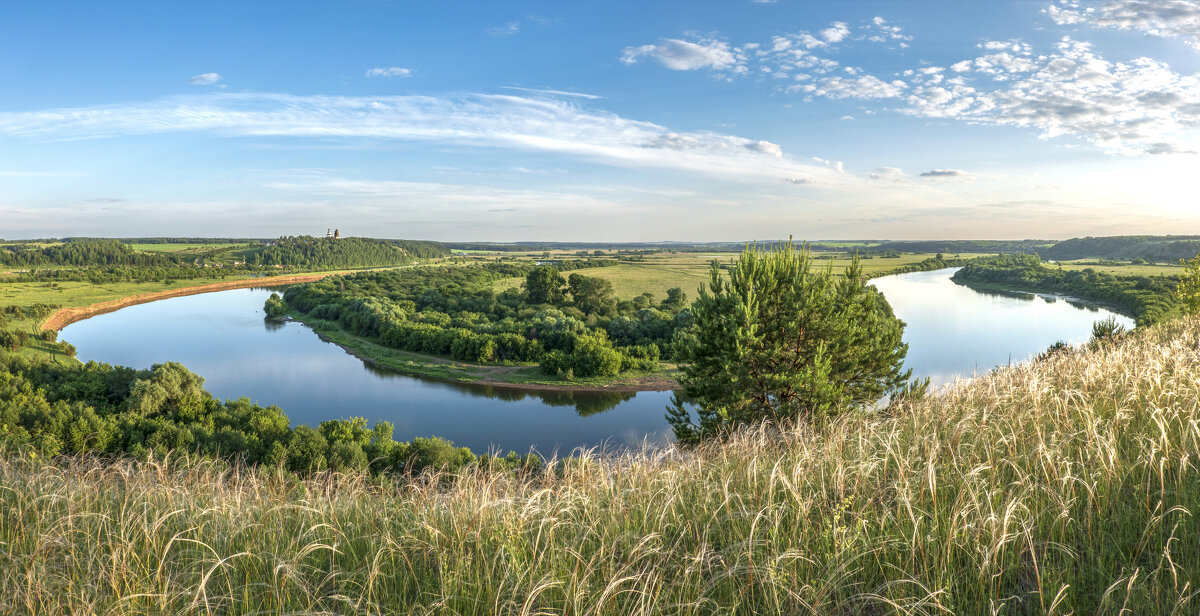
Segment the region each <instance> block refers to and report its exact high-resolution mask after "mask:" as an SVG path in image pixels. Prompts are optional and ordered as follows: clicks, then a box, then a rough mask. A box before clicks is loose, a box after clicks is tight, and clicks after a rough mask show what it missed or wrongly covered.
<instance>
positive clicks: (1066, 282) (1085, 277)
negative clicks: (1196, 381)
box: [952, 254, 1179, 325]
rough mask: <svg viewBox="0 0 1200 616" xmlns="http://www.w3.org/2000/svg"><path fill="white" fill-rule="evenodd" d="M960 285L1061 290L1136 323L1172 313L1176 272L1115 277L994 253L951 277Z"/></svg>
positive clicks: (1035, 258)
mask: <svg viewBox="0 0 1200 616" xmlns="http://www.w3.org/2000/svg"><path fill="white" fill-rule="evenodd" d="M952 280H954V281H955V282H959V283H965V284H968V285H970V284H993V285H998V286H1004V287H1012V288H1017V289H1022V290H1029V291H1046V292H1050V293H1066V294H1070V295H1074V296H1076V297H1079V298H1082V299H1088V300H1093V301H1097V302H1103V303H1105V304H1109V305H1111V306H1115V307H1117V308H1120V309H1122V310H1124V311H1126V312H1128V313H1129V314H1130V315H1131V316H1133V317H1134V318H1135V319H1136V321H1137V324H1138V325H1147V324H1150V323H1156V322H1158V321H1162V320H1164V319H1166V318H1169V317H1171V316H1173V315H1175V314H1177V312H1178V310H1179V305H1178V300H1177V299H1176V297H1175V293H1174V291H1175V286H1176V284H1178V281H1179V278H1178V277H1177V276H1116V275H1113V274H1108V273H1105V272H1097V271H1095V270H1093V269H1091V268H1087V269H1083V270H1064V269H1062V268H1060V267H1047V266H1046V265H1044V264H1043V263H1042V261H1041V259H1039V258H1038V256H1037V255H1031V254H1023V255H997V256H994V257H984V258H979V259H974V260H972V261H970V262H968V263H967V264H966V265H964V266H963V268H962V269H960V270H958V272H956V273H955V274H954V277H953V278H952Z"/></svg>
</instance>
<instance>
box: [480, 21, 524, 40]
mask: <svg viewBox="0 0 1200 616" xmlns="http://www.w3.org/2000/svg"><path fill="white" fill-rule="evenodd" d="M520 31H521V22H519V21H510V22H508V23H506V24H504V25H502V26H493V27H491V28H488V29H486V30H484V33H485V34H487V35H488V36H494V37H498V38H499V37H505V36H512V35H514V34H516V33H518V32H520Z"/></svg>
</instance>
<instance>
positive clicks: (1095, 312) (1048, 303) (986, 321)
mask: <svg viewBox="0 0 1200 616" xmlns="http://www.w3.org/2000/svg"><path fill="white" fill-rule="evenodd" d="M954 271H956V270H953V269H948V270H938V271H934V272H917V273H913V274H904V275H901V276H886V277H883V278H877V279H875V280H873V281H872V282H871V284H873V285H875V287H876V288H878V289H879V290H880V291H882V292H883V294H884V296H885V297H887V300H888V303H890V304H891V305H892V309H893V310H895V312H896V316H898V317H900V318H901V319H903V320H904V322H905V323H906V324H907V326H906V327H905V329H904V340H905V342H908V343H909V348H908V359H907V360H906V362H905V364H906V365H907V366H908V367H910V368H912V369H913V374H914V376H918V377H922V378H923V377H930V380H931V381H932V383H933V384H934V385H941V384H945V383H951V382H954V380H955V379H956V378H959V377H963V378H970V377H972V376H974V375H976V374H983V373H986V372H987V371H989V370H991V369H992V368H994V367H996V366H1002V365H1006V364H1008V363H1010V362H1012V363H1017V362H1022V361H1026V360H1028V359H1030V358H1032V357H1033V356H1034V355H1037V354H1038V353H1041V352H1042V351H1044V350H1046V348H1047V347H1049V346H1050V345H1052V344H1054V343H1055V342H1056V341H1059V340H1063V341H1065V342H1068V343H1071V344H1078V343H1081V342H1086V341H1087V340H1088V339H1089V338H1090V337H1091V334H1092V323H1094V322H1096V321H1099V320H1102V319H1105V318H1107V317H1109V316H1115V317H1116V318H1117V320H1118V321H1120V322H1121V323H1123V324H1124V325H1125V326H1126V327H1133V321H1132V320H1131V319H1129V318H1127V317H1123V316H1120V315H1116V314H1114V313H1112V312H1110V311H1108V310H1104V309H1100V308H1096V307H1094V306H1081V305H1079V304H1078V303H1077V302H1067V301H1062V300H1061V299H1055V298H1054V297H1049V298H1042V297H1039V296H1034V295H1028V294H985V293H979V292H976V291H972V290H971V289H969V288H967V287H964V286H960V285H957V284H954V283H953V282H951V281H950V276H951V274H953V272H954ZM1072 304H1074V305H1072Z"/></svg>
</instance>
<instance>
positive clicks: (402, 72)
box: [366, 66, 412, 77]
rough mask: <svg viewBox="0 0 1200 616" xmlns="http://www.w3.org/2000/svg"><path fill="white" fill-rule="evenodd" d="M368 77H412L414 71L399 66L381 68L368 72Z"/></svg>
mask: <svg viewBox="0 0 1200 616" xmlns="http://www.w3.org/2000/svg"><path fill="white" fill-rule="evenodd" d="M366 76H367V77H412V69H409V68H403V67H399V66H389V67H379V68H373V69H370V70H368V71H367V74H366Z"/></svg>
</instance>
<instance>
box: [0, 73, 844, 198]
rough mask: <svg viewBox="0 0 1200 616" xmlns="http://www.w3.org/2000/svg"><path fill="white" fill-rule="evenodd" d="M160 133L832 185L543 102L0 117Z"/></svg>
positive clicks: (302, 104)
mask: <svg viewBox="0 0 1200 616" xmlns="http://www.w3.org/2000/svg"><path fill="white" fill-rule="evenodd" d="M166 132H209V133H216V134H222V135H226V136H231V137H277V138H288V137H322V138H330V139H355V138H372V139H396V140H405V141H430V142H444V143H449V144H460V145H467V146H486V147H502V148H514V149H520V150H529V151H535V152H550V153H555V154H561V155H569V156H575V157H578V158H582V159H588V160H591V161H594V162H599V163H603V164H608V165H615V166H625V167H632V168H639V167H644V166H653V167H658V168H668V169H678V170H683V171H694V172H701V173H706V174H715V175H718V176H724V177H728V176H734V177H760V178H773V179H782V178H789V177H807V178H812V179H814V181H819V180H820V179H821V178H823V177H825V178H828V177H830V171H829V170H828V169H825V168H823V167H821V166H817V165H811V164H806V163H801V162H797V161H795V160H792V159H790V158H788V157H787V156H785V155H784V153H783V151H782V149H781V148H780V147H779V145H778V144H775V143H772V142H769V141H764V140H759V139H748V138H744V137H739V136H735V135H726V134H720V133H714V132H707V131H692V132H680V131H672V130H670V129H668V128H667V127H664V126H661V125H658V124H654V123H651V122H644V121H639V120H633V119H628V118H624V117H621V116H618V115H616V114H612V113H608V112H604V111H600V110H595V109H590V108H587V107H582V106H579V105H578V104H573V103H571V102H565V101H561V100H555V99H547V98H544V97H538V98H531V97H521V96H513V95H497V94H475V95H466V96H460V97H432V96H381V97H337V96H292V95H284V94H213V95H207V96H183V97H172V98H166V99H159V100H155V101H148V102H145V103H140V104H133V105H115V106H104V107H87V108H68V109H51V110H45V111H35V112H12V113H0V138H3V137H8V138H23V139H30V140H79V139H100V138H111V137H119V136H123V135H138V134H155V133H166Z"/></svg>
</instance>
